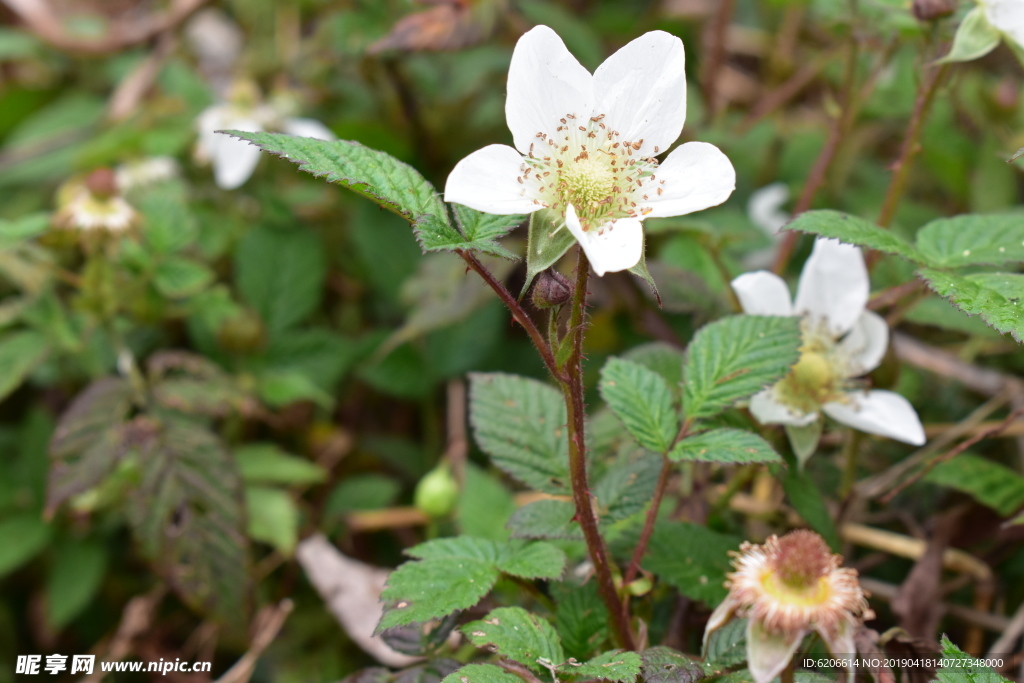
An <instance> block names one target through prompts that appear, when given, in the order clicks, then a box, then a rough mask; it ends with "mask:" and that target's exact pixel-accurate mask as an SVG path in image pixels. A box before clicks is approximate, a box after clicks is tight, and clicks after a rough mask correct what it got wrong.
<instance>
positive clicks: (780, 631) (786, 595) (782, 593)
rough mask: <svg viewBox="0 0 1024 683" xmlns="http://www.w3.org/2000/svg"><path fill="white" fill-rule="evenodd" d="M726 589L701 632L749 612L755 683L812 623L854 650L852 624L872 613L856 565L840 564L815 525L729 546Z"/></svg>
mask: <svg viewBox="0 0 1024 683" xmlns="http://www.w3.org/2000/svg"><path fill="white" fill-rule="evenodd" d="M733 555H734V559H733V567H735V571H734V572H732V573H731V574H729V575H728V577H727V581H726V587H727V588H728V589H729V595H728V596H727V597H726V599H725V601H724V602H723V603H722V604H721V605H719V606H718V609H716V610H715V612H714V613H713V614H712V615H711V619H710V620H709V621H708V625H707V629H706V631H705V634H704V639H705V641H706V640H707V638H708V635H709V634H710V633H711V632H712V631H714V630H715V629H717V628H720V627H722V626H724V625H725V624H726V623H727V622H729V621H730V620H731V619H733V618H734V617H738V618H741V619H742V618H745V619H748V620H749V621H748V623H747V661H748V665H749V667H750V672H751V675H753V677H754V680H755V681H756V683H762V682H764V683H767V682H768V681H771V680H772V679H773V678H775V677H776V676H777V675H778V674H779V672H781V671H782V669H784V668H785V667H786V665H787V664H788V663H789V661H790V659H791V658H792V656H793V653H794V652H795V651H796V648H797V647H798V646H799V645H800V642H801V641H802V640H803V638H804V636H805V635H807V634H808V633H810V632H812V631H816V632H817V633H818V634H819V635H820V636H821V638H822V640H823V641H824V642H825V645H826V646H827V647H828V649H829V650H830V651H831V652H832V653H833V654H836V655H839V654H841V653H852V652H854V651H855V650H854V643H853V634H854V632H855V630H856V626H857V625H858V624H859V623H860V622H861V621H863V620H864V619H865V618H867V617H868V616H869V615H870V610H869V608H868V604H867V600H866V599H865V597H864V591H863V590H861V587H860V583H859V582H858V580H857V571H856V570H854V569H850V568H844V567H841V566H840V565H841V564H842V561H843V558H842V557H840V556H839V555H834V554H832V551H831V550H830V549H829V547H828V545H826V543H825V541H824V540H823V539H822V538H821V536H819V535H818V534H816V533H814V532H813V531H807V530H799V531H793V532H790V533H788V534H786V535H785V536H783V537H782V538H779V537H777V536H772V537H771V538H769V539H768V540H767V541H765V543H764V545H754V544H752V543H744V544H743V545H741V546H740V552H738V553H734V554H733Z"/></svg>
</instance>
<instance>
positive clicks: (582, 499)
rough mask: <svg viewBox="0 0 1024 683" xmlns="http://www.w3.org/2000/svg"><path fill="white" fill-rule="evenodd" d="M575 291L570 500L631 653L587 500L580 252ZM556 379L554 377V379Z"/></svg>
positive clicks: (583, 259) (625, 616)
mask: <svg viewBox="0 0 1024 683" xmlns="http://www.w3.org/2000/svg"><path fill="white" fill-rule="evenodd" d="M576 269H577V270H576V287H575V289H574V291H573V298H572V310H571V312H570V317H569V329H568V331H567V332H566V334H571V335H573V337H572V340H571V343H572V352H571V353H570V355H569V359H568V360H567V361H566V364H565V374H566V379H565V380H564V381H561V385H562V393H563V394H564V396H565V408H566V412H567V413H568V431H569V477H570V479H571V481H572V496H573V501H574V502H575V503H576V520H577V521H578V522H579V524H580V528H582V529H583V538H584V539H585V540H586V542H587V550H588V551H589V553H590V561H591V562H592V563H593V565H594V574H595V575H596V576H597V587H598V591H599V592H600V593H601V598H602V599H603V600H604V603H605V605H607V606H608V613H609V615H610V617H611V622H612V628H613V629H614V632H615V639H616V640H617V641H618V643H619V645H621V646H622V647H624V648H626V649H629V650H634V649H636V645H635V644H634V641H633V633H632V631H631V630H630V626H629V613H628V606H624V605H623V604H622V603H621V602H620V601H619V597H618V592H617V591H616V590H615V581H614V580H613V579H612V571H611V564H610V562H609V559H608V549H607V548H606V547H605V543H604V538H602V536H601V532H600V531H599V530H598V527H597V516H596V515H595V514H594V508H593V506H592V505H591V500H590V484H589V483H588V481H587V445H586V426H585V413H584V405H583V330H584V318H585V315H586V308H587V278H588V275H589V273H590V262H589V261H587V256H586V254H584V253H583V250H582V249H579V261H578V263H577V266H576ZM556 376H557V375H556Z"/></svg>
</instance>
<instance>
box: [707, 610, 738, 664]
mask: <svg viewBox="0 0 1024 683" xmlns="http://www.w3.org/2000/svg"><path fill="white" fill-rule="evenodd" d="M704 659H705V660H706V661H707V662H708V664H711V665H712V666H715V667H722V668H726V667H730V666H736V665H737V664H739V663H740V662H744V661H746V659H747V620H746V619H732V620H731V621H729V622H728V623H726V624H725V625H724V626H722V627H721V628H717V629H715V630H714V631H712V632H711V633H710V634H709V635H708V637H707V644H706V646H705V648H704Z"/></svg>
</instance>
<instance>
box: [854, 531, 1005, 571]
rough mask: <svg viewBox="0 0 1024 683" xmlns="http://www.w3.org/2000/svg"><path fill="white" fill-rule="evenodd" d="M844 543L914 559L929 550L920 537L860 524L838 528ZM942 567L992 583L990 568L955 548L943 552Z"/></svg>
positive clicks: (926, 543)
mask: <svg viewBox="0 0 1024 683" xmlns="http://www.w3.org/2000/svg"><path fill="white" fill-rule="evenodd" d="M839 535H840V536H842V537H843V540H845V541H848V542H849V543H853V544H854V545H859V546H863V547H866V548H874V549H875V550H881V551H882V552H886V553H889V554H890V555H895V556H896V557H905V558H907V559H908V560H917V559H919V558H920V557H921V556H922V555H924V553H925V551H927V549H928V542H927V541H925V540H923V539H920V538H911V537H910V536H904V535H903V534H897V533H894V532H892V531H885V530H884V529H875V528H873V527H869V526H865V525H863V524H852V523H851V524H844V525H843V526H842V527H840V529H839ZM942 566H944V567H945V568H946V569H948V570H950V571H954V572H958V573H960V574H967V575H968V576H971V577H973V578H974V579H975V580H976V581H982V582H983V581H991V580H992V577H993V574H992V568H991V567H989V566H988V565H987V564H985V563H984V562H982V561H981V560H979V559H978V558H977V557H975V556H974V555H971V554H970V553H968V552H965V551H963V550H960V549H958V548H946V549H945V550H944V551H943V553H942Z"/></svg>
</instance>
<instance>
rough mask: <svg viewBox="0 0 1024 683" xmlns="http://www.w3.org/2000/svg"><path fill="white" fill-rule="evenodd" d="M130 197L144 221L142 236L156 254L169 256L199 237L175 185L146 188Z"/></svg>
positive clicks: (183, 194)
mask: <svg viewBox="0 0 1024 683" xmlns="http://www.w3.org/2000/svg"><path fill="white" fill-rule="evenodd" d="M136 194H138V195H141V196H135V194H133V195H132V203H133V204H135V205H136V206H137V207H138V209H139V211H141V212H142V215H143V217H144V218H145V227H144V228H143V230H142V237H143V239H144V240H145V242H146V245H147V246H148V247H150V248H151V249H152V251H153V252H154V253H157V254H170V253H173V252H175V251H178V250H180V249H184V248H185V247H186V246H188V245H189V244H191V243H193V242H194V241H195V240H196V238H197V237H198V236H199V225H198V223H197V221H196V218H195V216H194V215H193V214H192V212H191V211H190V210H189V201H188V197H187V196H186V194H185V192H184V191H182V188H180V187H179V186H177V185H176V184H170V185H167V184H165V185H163V186H158V187H154V188H147V191H145V192H140V193H136Z"/></svg>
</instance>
